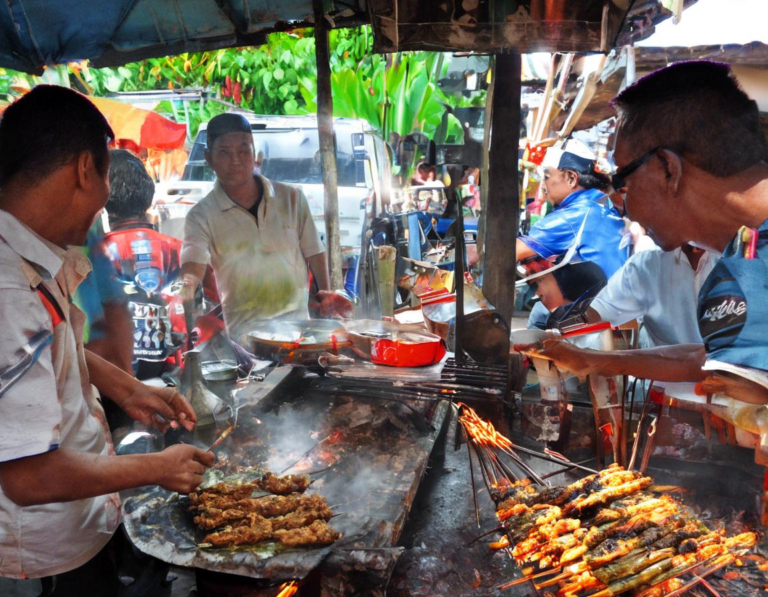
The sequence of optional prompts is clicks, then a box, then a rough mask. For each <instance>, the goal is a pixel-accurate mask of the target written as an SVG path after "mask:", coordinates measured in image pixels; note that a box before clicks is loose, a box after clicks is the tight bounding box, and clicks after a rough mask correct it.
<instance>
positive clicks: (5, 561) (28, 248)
mask: <svg viewBox="0 0 768 597" xmlns="http://www.w3.org/2000/svg"><path fill="white" fill-rule="evenodd" d="M112 137H113V133H112V130H111V129H110V127H109V125H108V124H107V121H106V120H105V119H104V117H103V116H102V115H101V114H100V113H99V111H98V110H97V109H96V107H95V106H93V104H91V103H90V102H89V101H88V100H87V99H86V98H85V97H84V96H82V95H80V94H79V93H77V92H74V91H72V90H70V89H66V88H63V87H53V86H47V85H41V86H37V87H35V88H34V89H33V90H32V91H31V92H30V93H28V94H27V95H25V96H24V97H23V98H21V99H20V100H18V101H17V102H15V103H14V104H12V105H11V106H9V107H8V108H7V109H6V111H5V113H4V114H3V118H2V120H0V322H2V325H0V576H2V577H7V578H15V579H22V578H41V577H52V576H55V577H56V582H55V583H53V582H50V583H49V585H50V584H55V586H56V588H55V589H54V591H53V593H51V594H52V595H54V596H56V597H58V596H59V595H62V596H69V595H88V596H89V597H91V596H92V597H102V596H103V597H112V596H113V595H115V594H117V593H116V586H117V583H118V579H117V575H116V572H115V573H114V574H113V575H112V576H111V577H110V576H109V575H108V574H105V573H104V572H103V571H102V573H101V575H100V576H98V578H94V571H95V572H98V571H99V570H100V568H101V567H103V566H97V567H94V566H93V564H92V563H93V562H94V561H99V562H100V563H103V562H107V561H109V560H110V558H109V557H108V555H109V554H105V551H106V550H107V548H109V546H110V539H111V538H112V536H113V534H114V532H115V530H116V529H117V526H118V525H119V523H120V500H119V497H118V495H117V492H118V491H121V490H124V489H129V488H134V487H141V486H144V485H153V484H158V485H161V486H162V487H165V488H166V489H170V490H172V491H178V492H180V493H187V492H189V491H192V490H194V489H195V488H196V487H198V486H199V485H200V483H201V482H202V479H203V473H204V472H205V470H206V468H207V467H209V466H211V465H212V464H213V462H214V460H215V457H214V456H213V455H212V454H209V453H207V452H205V451H203V450H200V449H198V448H195V447H193V446H190V445H177V446H172V447H170V448H168V449H166V450H164V451H163V452H160V453H157V454H142V455H131V456H120V457H117V456H115V455H114V450H113V449H112V443H111V438H110V435H109V430H108V428H107V425H106V421H105V418H104V411H103V410H102V408H101V405H100V404H99V402H98V400H97V399H96V395H95V393H94V390H93V387H92V386H91V384H93V385H94V386H95V387H96V388H98V389H100V390H101V391H102V392H104V393H107V392H108V394H109V396H110V397H111V399H112V400H113V401H114V402H115V403H117V405H118V406H120V407H121V408H122V409H123V410H125V411H126V412H127V413H128V414H129V415H130V416H131V417H133V418H134V419H136V420H139V421H141V422H142V423H144V424H147V425H151V424H153V423H158V421H157V418H156V417H157V416H158V415H159V416H161V417H163V418H164V419H165V420H166V421H175V422H177V423H174V424H178V423H181V424H182V425H184V426H185V427H186V428H188V429H192V427H193V426H194V422H195V413H194V411H193V410H192V408H191V407H190V405H189V403H188V402H187V401H186V400H185V399H184V398H183V397H182V396H181V395H179V394H178V393H177V392H175V391H174V390H173V389H172V388H150V387H148V386H145V385H144V384H142V383H140V382H139V381H137V380H136V379H135V378H133V377H131V376H130V375H128V374H127V373H125V372H124V371H122V370H120V369H118V368H117V367H115V366H114V365H112V364H110V363H108V362H107V361H105V360H103V359H101V358H100V357H98V356H97V355H95V354H93V353H90V352H89V351H87V350H84V349H83V344H82V331H83V323H84V320H85V316H84V315H83V313H82V312H81V311H80V310H79V309H78V308H77V307H76V306H75V305H74V304H72V295H73V294H74V292H75V290H76V289H77V286H78V284H79V283H80V282H81V281H82V280H83V278H85V277H86V276H87V275H88V273H89V272H90V270H91V265H90V263H89V261H88V259H86V258H85V257H84V256H83V255H82V254H81V252H80V250H79V249H78V248H76V246H77V245H82V244H83V242H84V241H85V237H86V235H87V233H88V229H89V228H90V226H91V224H92V223H93V221H94V219H95V218H96V217H97V215H98V213H99V212H100V211H101V209H102V208H103V207H104V204H105V203H106V201H107V197H108V196H109V178H108V169H109V153H108V150H107V144H108V141H109V140H110V139H111V138H112ZM159 426H161V427H165V425H164V424H162V423H160V425H159ZM89 564H90V567H89ZM86 569H87V571H86V572H83V571H84V570H86Z"/></svg>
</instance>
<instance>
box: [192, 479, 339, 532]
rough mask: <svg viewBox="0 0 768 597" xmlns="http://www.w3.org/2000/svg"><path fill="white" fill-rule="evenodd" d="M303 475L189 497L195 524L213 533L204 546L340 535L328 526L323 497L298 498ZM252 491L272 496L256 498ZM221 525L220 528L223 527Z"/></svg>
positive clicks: (303, 485)
mask: <svg viewBox="0 0 768 597" xmlns="http://www.w3.org/2000/svg"><path fill="white" fill-rule="evenodd" d="M309 483H310V481H309V477H308V476H306V475H287V476H285V477H279V476H277V475H275V474H273V473H266V474H264V475H263V476H262V477H261V478H260V479H259V480H258V481H253V482H249V483H219V484H217V485H214V486H212V487H209V488H207V489H205V490H204V491H202V492H195V493H192V494H190V496H189V503H190V506H189V510H190V511H192V512H196V513H197V515H196V516H195V517H194V519H193V520H194V522H195V524H197V525H198V526H199V527H200V528H201V529H203V530H205V531H211V530H214V529H220V530H218V531H216V532H213V533H209V534H208V535H206V536H205V539H204V542H205V543H208V544H210V545H212V546H214V547H228V546H235V545H251V544H255V543H259V542H261V541H267V540H270V539H275V540H278V541H280V542H281V543H283V544H284V545H287V546H291V547H298V546H303V545H328V544H330V543H333V542H334V541H336V539H338V537H339V536H340V535H339V534H338V533H337V532H336V531H334V530H333V529H332V528H331V527H329V526H328V525H327V524H326V521H327V520H330V519H331V517H332V516H333V512H332V511H331V509H330V508H329V507H328V503H327V502H326V500H325V498H323V497H321V496H319V495H309V496H307V495H302V493H301V492H303V491H305V490H306V489H307V487H308V486H309ZM256 490H261V491H268V492H270V493H271V494H272V495H268V496H264V497H258V498H254V497H252V494H253V492H254V491H256ZM222 527H224V528H222Z"/></svg>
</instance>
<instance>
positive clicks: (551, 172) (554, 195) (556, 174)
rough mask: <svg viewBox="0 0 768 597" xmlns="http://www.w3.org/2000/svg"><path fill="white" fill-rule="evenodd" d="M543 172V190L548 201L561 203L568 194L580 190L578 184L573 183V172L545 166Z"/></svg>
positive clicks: (556, 203)
mask: <svg viewBox="0 0 768 597" xmlns="http://www.w3.org/2000/svg"><path fill="white" fill-rule="evenodd" d="M543 174H544V175H543V177H542V180H541V191H542V192H543V193H544V196H545V197H546V198H547V201H551V202H552V203H554V204H555V205H560V203H562V202H563V200H565V198H566V197H568V195H570V194H571V193H573V192H574V191H576V190H578V189H577V186H575V185H574V184H573V183H572V180H573V177H574V176H575V175H574V174H573V173H572V172H568V171H567V170H558V169H557V168H550V167H545V168H544V169H543Z"/></svg>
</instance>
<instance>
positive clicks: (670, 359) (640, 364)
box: [585, 344, 706, 382]
mask: <svg viewBox="0 0 768 597" xmlns="http://www.w3.org/2000/svg"><path fill="white" fill-rule="evenodd" d="M585 353H589V354H585V358H586V359H588V360H589V362H590V365H591V367H590V368H591V369H593V370H594V371H596V372H597V373H599V374H600V375H603V376H605V377H615V376H620V375H632V376H634V377H638V378H640V379H652V380H655V381H688V382H694V381H701V380H703V379H704V378H705V377H706V375H705V373H704V372H703V371H702V370H701V367H702V366H703V365H704V361H705V360H706V352H705V351H704V346H703V345H701V344H679V345H677V346H663V347H659V348H648V349H642V350H618V351H615V352H597V351H595V352H592V351H585Z"/></svg>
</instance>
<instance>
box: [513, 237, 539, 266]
mask: <svg viewBox="0 0 768 597" xmlns="http://www.w3.org/2000/svg"><path fill="white" fill-rule="evenodd" d="M533 255H536V251H534V250H533V249H531V248H530V247H529V246H528V245H526V244H525V243H524V242H523V241H521V240H520V239H517V242H516V243H515V259H516V260H517V261H522V260H523V259H527V258H528V257H532V256H533Z"/></svg>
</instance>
